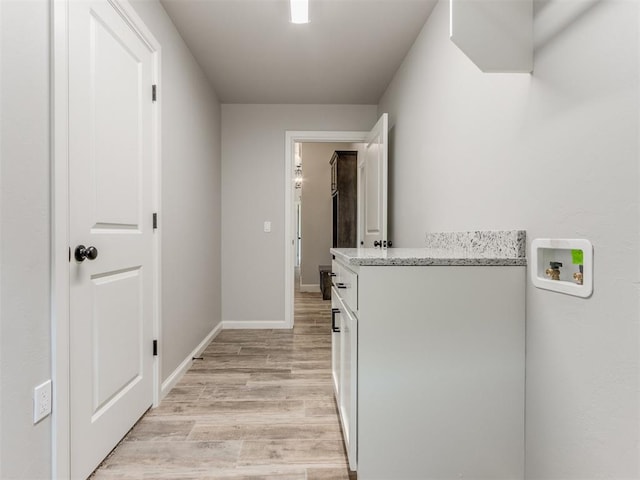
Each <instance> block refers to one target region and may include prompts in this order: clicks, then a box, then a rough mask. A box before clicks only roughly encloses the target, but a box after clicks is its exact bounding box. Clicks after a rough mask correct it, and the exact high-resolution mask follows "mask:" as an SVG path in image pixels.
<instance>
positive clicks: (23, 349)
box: [0, 0, 51, 479]
mask: <svg viewBox="0 0 640 480" xmlns="http://www.w3.org/2000/svg"><path fill="white" fill-rule="evenodd" d="M1 9H2V13H1V15H0V48H1V50H0V76H1V77H0V220H1V222H2V227H1V229H0V231H1V236H0V285H1V290H0V378H1V379H2V385H1V387H0V405H1V408H0V424H1V425H2V428H0V436H1V438H0V478H2V479H12V478H28V479H39V478H42V479H45V478H50V476H51V473H50V472H51V471H50V469H51V453H50V452H51V418H50V417H48V418H46V419H44V420H43V421H42V422H40V423H39V424H38V425H33V405H32V398H33V388H34V387H35V386H36V385H39V384H40V383H42V382H44V381H45V380H47V379H49V378H51V360H50V356H51V349H50V343H51V336H50V330H51V309H50V281H49V275H50V268H49V265H50V259H51V256H50V234H49V228H50V218H51V217H50V213H49V207H50V201H49V195H50V188H49V172H50V157H49V154H50V146H49V142H50V138H49V137H50V136H49V129H50V122H49V113H50V109H49V100H50V93H49V34H50V30H49V2H48V1H47V0H33V1H30V2H24V1H6V0H4V1H2V6H1Z"/></svg>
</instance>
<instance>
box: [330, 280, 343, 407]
mask: <svg viewBox="0 0 640 480" xmlns="http://www.w3.org/2000/svg"><path fill="white" fill-rule="evenodd" d="M334 290H335V289H334V288H332V289H331V377H332V378H333V390H334V393H335V395H336V402H337V403H338V405H340V374H341V371H340V332H339V330H340V328H339V325H340V317H341V315H340V306H339V300H338V296H337V294H336V292H335V291H334Z"/></svg>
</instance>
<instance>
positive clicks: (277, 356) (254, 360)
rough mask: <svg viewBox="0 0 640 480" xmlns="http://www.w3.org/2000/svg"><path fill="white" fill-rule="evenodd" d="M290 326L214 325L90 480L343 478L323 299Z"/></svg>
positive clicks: (303, 305) (305, 307)
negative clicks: (198, 356) (211, 336)
mask: <svg viewBox="0 0 640 480" xmlns="http://www.w3.org/2000/svg"><path fill="white" fill-rule="evenodd" d="M295 295H296V297H295V327H294V329H293V331H291V330H223V331H222V332H220V334H219V335H218V336H217V337H216V338H215V340H214V341H213V342H212V343H211V344H210V345H209V346H208V347H207V349H206V350H205V352H204V354H203V358H204V359H203V360H196V361H195V363H194V364H193V366H192V367H191V369H190V370H189V371H188V372H187V373H186V374H185V376H184V377H183V378H182V380H181V381H180V383H179V384H178V385H177V386H176V387H175V388H174V389H173V390H172V391H171V392H170V393H169V394H168V395H167V397H166V398H165V399H164V400H163V401H162V403H161V405H160V406H159V407H158V408H157V409H155V410H151V411H149V412H148V413H147V415H146V416H145V417H144V418H143V419H142V420H141V421H139V422H138V424H137V425H136V426H135V427H134V428H133V429H132V431H131V432H129V434H128V435H127V437H126V438H125V440H124V441H123V442H122V443H121V444H120V445H119V446H118V448H116V450H114V452H113V453H112V454H111V455H110V456H109V457H108V458H107V459H106V460H105V462H104V463H103V464H102V466H101V467H100V468H99V469H98V470H97V471H96V472H95V473H94V475H93V477H92V478H94V479H96V480H98V479H116V478H127V479H151V478H154V479H160V478H162V479H168V478H174V479H212V480H213V479H229V480H231V479H233V480H241V479H243V480H248V479H283V480H284V479H286V480H304V479H306V480H321V479H331V480H341V479H344V480H347V479H348V478H349V474H348V468H347V467H346V457H345V453H344V447H343V443H342V436H341V435H342V434H341V431H340V425H339V420H338V416H337V411H336V408H335V403H334V399H333V388H332V385H331V336H330V322H331V310H330V308H331V307H330V302H329V301H323V300H322V299H321V294H320V293H300V292H297V291H296V294H295Z"/></svg>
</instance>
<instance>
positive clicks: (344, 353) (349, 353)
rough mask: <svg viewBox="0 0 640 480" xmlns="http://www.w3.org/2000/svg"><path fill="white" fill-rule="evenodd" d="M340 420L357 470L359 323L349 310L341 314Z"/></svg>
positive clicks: (342, 308)
mask: <svg viewBox="0 0 640 480" xmlns="http://www.w3.org/2000/svg"><path fill="white" fill-rule="evenodd" d="M340 357H341V358H340V369H341V373H340V399H339V406H340V419H341V420H342V429H343V432H344V443H345V449H346V451H347V457H348V459H349V468H350V469H351V470H355V469H356V444H357V439H356V435H357V433H356V432H357V425H356V423H357V412H356V399H357V380H358V377H357V375H358V368H357V366H358V322H357V319H356V318H355V317H354V316H353V315H352V314H351V313H350V312H349V310H348V309H347V308H344V304H343V306H341V314H340Z"/></svg>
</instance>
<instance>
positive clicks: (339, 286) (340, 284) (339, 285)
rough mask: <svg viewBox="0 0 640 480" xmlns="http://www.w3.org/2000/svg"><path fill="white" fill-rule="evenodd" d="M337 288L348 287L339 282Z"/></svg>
mask: <svg viewBox="0 0 640 480" xmlns="http://www.w3.org/2000/svg"><path fill="white" fill-rule="evenodd" d="M336 287H338V288H347V285H346V284H344V283H342V282H338V283H336Z"/></svg>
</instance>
